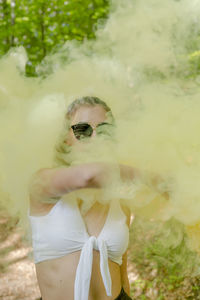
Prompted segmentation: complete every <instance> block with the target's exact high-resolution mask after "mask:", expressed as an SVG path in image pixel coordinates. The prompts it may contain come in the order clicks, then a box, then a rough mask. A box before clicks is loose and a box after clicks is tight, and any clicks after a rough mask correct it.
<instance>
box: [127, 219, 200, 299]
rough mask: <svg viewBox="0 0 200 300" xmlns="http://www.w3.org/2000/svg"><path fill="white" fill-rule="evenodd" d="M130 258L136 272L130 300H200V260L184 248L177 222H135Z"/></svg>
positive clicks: (185, 243)
mask: <svg viewBox="0 0 200 300" xmlns="http://www.w3.org/2000/svg"><path fill="white" fill-rule="evenodd" d="M130 258H131V261H132V263H133V264H134V266H135V269H136V270H137V272H138V278H137V280H136V281H135V282H134V285H133V286H132V289H131V291H132V295H133V299H156V300H158V299H160V300H161V299H181V300H183V299H200V293H199V292H200V287H199V281H200V258H199V257H198V255H197V254H196V253H194V252H192V251H191V250H190V249H189V248H188V247H187V236H186V234H185V230H184V226H183V225H182V224H180V223H179V222H178V221H176V220H174V219H171V220H169V221H168V222H166V223H159V222H150V221H147V220H145V219H141V218H136V219H135V221H134V223H133V225H132V228H131V249H130ZM197 295H199V296H198V297H199V298H198V297H197ZM134 296H135V297H134Z"/></svg>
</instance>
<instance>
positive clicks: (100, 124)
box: [70, 122, 114, 141]
mask: <svg viewBox="0 0 200 300" xmlns="http://www.w3.org/2000/svg"><path fill="white" fill-rule="evenodd" d="M84 124H85V125H88V128H91V129H92V131H91V134H90V135H89V136H87V137H84V138H88V137H91V136H92V134H93V131H94V130H96V128H97V127H99V126H102V125H111V126H114V125H113V124H111V123H108V122H101V123H99V124H97V125H96V126H95V128H93V127H92V126H91V125H90V124H89V123H87V122H79V123H77V124H73V125H72V126H70V128H71V129H72V131H73V134H74V136H75V138H76V139H77V140H79V141H80V140H81V138H78V135H76V133H75V129H76V127H77V126H78V125H84ZM97 134H98V133H97Z"/></svg>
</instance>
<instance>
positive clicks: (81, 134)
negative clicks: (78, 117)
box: [71, 122, 114, 140]
mask: <svg viewBox="0 0 200 300" xmlns="http://www.w3.org/2000/svg"><path fill="white" fill-rule="evenodd" d="M113 127H114V126H113V124H110V123H106V122H102V123H99V124H98V125H97V126H96V133H97V134H98V135H106V136H112V133H111V131H112V129H113ZM71 128H72V130H73V133H74V136H75V137H76V139H77V140H81V139H84V138H89V137H91V136H92V133H93V131H94V129H93V128H92V126H91V125H90V124H88V123H85V122H80V123H77V124H74V125H72V126H71Z"/></svg>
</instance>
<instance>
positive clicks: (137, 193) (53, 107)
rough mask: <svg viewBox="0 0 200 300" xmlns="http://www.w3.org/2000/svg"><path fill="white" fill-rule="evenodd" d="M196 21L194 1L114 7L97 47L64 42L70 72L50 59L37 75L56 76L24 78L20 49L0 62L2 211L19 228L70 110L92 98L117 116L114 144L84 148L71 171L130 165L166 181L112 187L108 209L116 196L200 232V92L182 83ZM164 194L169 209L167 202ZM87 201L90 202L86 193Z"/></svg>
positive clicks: (198, 10)
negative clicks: (36, 176) (17, 218)
mask: <svg viewBox="0 0 200 300" xmlns="http://www.w3.org/2000/svg"><path fill="white" fill-rule="evenodd" d="M199 15H200V5H199V3H198V2H197V1H193V0H182V1H172V0H169V1H162V0H148V1H145V0H138V1H123V0H115V1H113V3H111V13H110V16H109V19H108V21H107V24H106V25H105V26H104V27H103V28H99V30H98V32H97V40H96V41H85V42H84V43H83V44H82V45H81V46H80V45H79V46H78V45H77V44H76V43H73V41H72V42H67V43H66V45H65V46H64V47H63V49H66V53H69V57H68V63H67V64H66V65H64V66H62V65H61V64H60V60H59V52H58V53H57V54H55V55H54V56H52V57H49V58H46V61H45V62H44V64H43V66H42V65H41V66H40V68H39V70H40V72H45V70H46V69H48V67H49V65H50V64H51V67H52V69H53V70H54V71H53V72H52V74H51V75H50V76H48V77H47V78H46V79H43V80H42V79H40V78H37V79H31V78H28V79H27V78H25V77H24V76H23V75H22V74H23V69H24V65H25V61H26V53H25V51H24V49H23V48H19V49H17V50H13V51H11V52H10V53H9V54H8V55H7V56H6V57H4V58H2V60H1V61H0V187H1V192H0V195H1V203H2V205H4V206H6V207H7V208H8V210H9V211H10V212H12V213H16V212H18V211H19V212H20V215H21V220H24V219H25V218H26V211H27V206H28V184H29V181H30V177H31V175H32V174H33V173H34V172H35V171H36V170H38V169H40V168H42V167H51V166H53V165H54V154H55V152H54V150H55V145H56V143H57V140H58V137H59V136H60V133H61V131H62V130H63V124H64V115H65V112H66V108H67V106H68V105H69V103H70V102H72V101H73V100H74V99H75V98H77V97H80V96H85V95H91V96H98V97H99V98H101V99H102V100H104V101H105V102H106V103H107V104H108V105H109V106H110V107H111V109H112V111H113V115H114V116H115V119H116V126H117V128H116V141H115V144H109V142H108V141H105V140H96V142H94V143H91V144H88V145H85V152H84V151H83V152H81V154H80V152H78V149H74V151H73V152H72V153H71V154H70V155H71V156H70V159H71V162H72V163H74V164H75V163H81V162H89V161H96V160H98V161H99V160H100V161H109V162H116V163H125V164H129V165H131V166H133V167H137V168H139V169H141V170H143V171H146V172H152V173H155V174H158V175H160V176H161V177H162V178H163V186H161V187H160V191H157V190H154V188H153V187H151V186H148V185H145V184H143V182H141V181H137V182H134V183H133V184H129V185H122V184H121V182H120V181H119V178H118V176H117V175H116V182H117V183H118V185H117V188H116V185H115V184H113V186H111V187H107V188H106V189H105V191H104V194H103V196H102V199H104V200H105V199H107V200H108V201H109V199H111V198H113V197H119V196H120V198H123V199H125V201H126V203H128V205H129V206H130V207H131V209H132V211H133V212H135V211H137V212H138V213H140V214H144V215H148V217H159V218H160V219H161V220H167V219H169V218H170V217H172V216H173V217H175V218H177V219H178V220H179V221H181V222H183V223H184V224H186V225H194V224H196V223H198V222H199V220H200V185H199V174H200V155H199V154H200V143H199V132H200V118H199V111H200V104H199V97H200V89H199V87H198V85H196V84H195V83H193V82H192V81H189V80H188V81H187V82H186V81H185V80H184V79H182V78H183V77H182V76H181V75H183V74H180V73H181V72H185V70H187V63H188V60H187V51H186V47H185V45H186V42H187V40H188V39H189V37H190V34H191V28H192V25H194V24H195V25H196V27H198V26H199V25H198V24H197V23H196V20H197V19H198V17H199ZM63 49H62V53H63ZM59 64H60V65H59ZM183 65H184V66H185V67H183ZM172 69H173V70H174V71H173V72H172ZM76 150H77V151H76ZM166 189H168V192H169V194H170V197H169V200H167V201H166V199H165V198H164V197H163V196H162V195H161V194H162V192H165V191H166ZM159 192H160V194H159ZM80 193H81V192H80ZM83 193H84V191H83ZM82 197H83V198H84V200H85V201H86V202H87V200H88V201H91V195H89V194H88V193H85V194H84V195H83V196H82ZM102 201H103V200H102ZM22 222H23V221H22Z"/></svg>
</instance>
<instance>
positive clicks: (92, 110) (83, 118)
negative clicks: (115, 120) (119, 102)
mask: <svg viewBox="0 0 200 300" xmlns="http://www.w3.org/2000/svg"><path fill="white" fill-rule="evenodd" d="M80 122H84V123H88V124H89V125H91V126H92V128H93V133H92V135H91V137H90V138H94V137H95V136H96V130H95V128H96V126H97V125H98V124H100V123H102V122H108V123H111V122H110V120H109V117H107V112H106V111H105V109H104V108H103V107H102V106H101V105H95V106H89V105H84V106H80V107H79V108H78V109H77V110H76V111H75V113H74V114H73V115H72V117H71V121H70V126H72V125H75V124H77V123H80ZM66 143H67V144H68V145H70V146H72V145H74V144H76V143H80V140H78V139H77V138H76V137H75V135H74V133H73V130H72V128H70V130H69V133H68V136H67V139H66Z"/></svg>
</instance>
